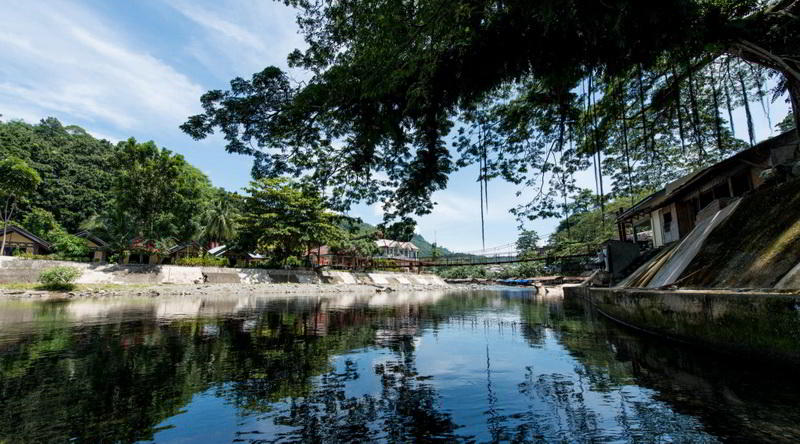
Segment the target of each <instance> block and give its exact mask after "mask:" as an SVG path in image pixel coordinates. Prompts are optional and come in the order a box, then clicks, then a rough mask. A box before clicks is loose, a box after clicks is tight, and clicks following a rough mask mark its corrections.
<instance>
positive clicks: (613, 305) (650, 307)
mask: <svg viewBox="0 0 800 444" xmlns="http://www.w3.org/2000/svg"><path fill="white" fill-rule="evenodd" d="M564 295H565V298H566V299H567V300H570V299H572V300H581V301H585V302H588V303H589V304H590V305H591V306H592V307H594V308H596V309H597V310H598V311H599V312H600V313H601V314H603V315H605V316H607V317H609V318H611V319H612V320H615V321H617V322H620V323H623V324H626V325H628V326H631V327H634V328H637V329H640V330H644V331H646V332H649V333H653V334H656V335H659V336H662V337H666V338H670V339H675V340H679V341H682V342H686V343H689V344H694V345H699V346H706V347H710V348H713V349H716V350H720V351H725V352H729V353H739V354H742V356H748V357H762V358H768V359H771V360H775V361H782V362H790V363H794V364H800V296H799V295H795V294H787V293H778V292H756V291H753V292H737V291H726V290H672V291H662V290H649V289H623V288H594V287H587V286H575V287H565V288H564Z"/></svg>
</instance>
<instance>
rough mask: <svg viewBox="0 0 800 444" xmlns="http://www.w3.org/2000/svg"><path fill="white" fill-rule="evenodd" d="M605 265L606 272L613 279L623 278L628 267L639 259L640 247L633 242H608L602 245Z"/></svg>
mask: <svg viewBox="0 0 800 444" xmlns="http://www.w3.org/2000/svg"><path fill="white" fill-rule="evenodd" d="M601 251H602V255H603V264H604V265H605V271H606V272H608V273H609V274H611V277H612V278H613V279H617V278H620V277H622V276H623V274H622V273H623V271H625V269H626V268H628V266H630V265H631V264H633V262H634V261H636V259H638V258H639V253H640V250H639V246H638V245H636V244H635V243H632V242H625V241H619V240H608V241H606V242H605V243H603V245H602V250H601Z"/></svg>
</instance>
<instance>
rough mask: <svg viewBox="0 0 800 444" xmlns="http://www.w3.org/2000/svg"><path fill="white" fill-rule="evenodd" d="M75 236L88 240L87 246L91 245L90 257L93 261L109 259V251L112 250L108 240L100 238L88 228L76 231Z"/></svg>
mask: <svg viewBox="0 0 800 444" xmlns="http://www.w3.org/2000/svg"><path fill="white" fill-rule="evenodd" d="M75 236H77V237H80V238H83V239H85V240H86V246H88V247H89V257H90V259H91V260H92V262H106V261H108V252H109V250H110V248H109V246H108V242H106V241H104V240H103V239H100V238H99V237H97V236H95V235H94V233H92V232H91V231H88V230H84V231H81V232H79V233H75Z"/></svg>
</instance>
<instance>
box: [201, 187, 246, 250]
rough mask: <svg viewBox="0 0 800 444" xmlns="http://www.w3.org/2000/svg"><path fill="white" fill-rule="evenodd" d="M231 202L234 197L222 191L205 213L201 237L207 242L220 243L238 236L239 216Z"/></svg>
mask: <svg viewBox="0 0 800 444" xmlns="http://www.w3.org/2000/svg"><path fill="white" fill-rule="evenodd" d="M231 200H232V197H231V196H228V195H227V193H225V192H224V191H222V192H221V193H220V195H219V196H217V198H216V199H215V200H214V201H213V202H211V204H210V205H209V206H208V208H206V211H205V212H204V213H203V217H202V221H201V223H202V227H203V228H202V232H201V236H202V238H203V240H205V241H206V242H209V243H220V242H225V241H229V240H233V239H234V237H235V236H236V221H237V218H238V214H237V211H236V207H235V205H234V204H233V202H231Z"/></svg>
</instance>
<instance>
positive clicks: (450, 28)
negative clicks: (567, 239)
mask: <svg viewBox="0 0 800 444" xmlns="http://www.w3.org/2000/svg"><path fill="white" fill-rule="evenodd" d="M287 3H290V4H292V5H294V6H296V7H297V8H299V11H300V12H299V16H298V23H299V25H300V27H301V30H302V32H303V33H304V35H305V38H306V42H307V44H308V47H307V49H306V50H304V51H295V52H294V53H292V54H291V55H290V57H289V61H290V64H291V65H292V66H294V67H299V68H304V69H307V70H308V71H309V72H310V73H311V78H310V79H309V80H308V81H307V82H304V83H302V84H299V85H294V84H292V82H291V81H290V80H289V78H288V76H287V75H286V74H285V73H283V72H282V71H281V70H279V69H278V68H274V67H270V68H267V69H265V70H264V71H262V72H260V73H257V74H255V75H254V76H253V78H252V80H245V79H241V78H237V79H234V80H233V81H232V82H231V89H230V90H229V91H219V90H215V91H210V92H208V93H207V94H205V95H204V96H203V97H202V104H203V107H204V113H203V114H200V115H196V116H192V117H190V118H189V119H188V121H187V122H186V123H185V124H184V125H183V126H182V129H183V130H184V131H186V132H187V133H188V134H190V135H192V136H193V137H195V138H203V137H206V136H208V135H209V134H211V133H212V132H214V131H215V130H220V131H222V132H223V133H224V135H225V138H226V140H227V141H228V144H227V149H228V150H229V151H231V152H235V153H243V154H249V155H252V156H254V157H255V165H254V169H253V173H254V175H255V176H256V177H262V176H277V175H281V174H287V173H289V174H293V175H295V176H298V177H303V179H304V180H306V181H310V182H313V183H315V184H316V185H317V186H320V187H324V188H323V189H326V190H330V194H329V196H328V199H329V200H330V202H331V203H332V204H334V205H336V206H337V207H347V206H348V205H349V204H350V203H352V202H353V201H355V200H361V199H366V200H368V201H377V200H384V201H385V202H386V203H387V204H388V205H387V206H386V209H387V210H388V211H387V213H388V214H389V215H395V214H408V213H418V214H422V213H425V212H428V211H430V210H431V209H432V203H431V201H430V200H431V199H430V198H431V193H432V192H434V191H436V190H438V189H441V188H443V187H445V186H446V184H447V175H448V174H449V173H450V172H452V171H453V170H454V168H456V167H457V166H460V165H465V164H469V163H472V162H480V163H481V166H482V168H481V180H486V179H487V178H489V177H492V176H499V175H502V176H504V177H506V178H507V179H509V180H512V181H514V182H517V183H527V184H528V185H533V184H537V183H538V182H537V180H541V181H542V184H544V181H545V177H547V178H548V180H549V181H550V182H551V188H547V190H545V187H544V186H542V188H541V190H542V193H543V194H546V195H547V196H549V197H550V198H539V197H535V198H534V199H533V200H532V205H531V206H530V207H525V208H520V209H518V211H519V212H520V213H525V214H527V215H533V216H534V217H537V216H542V217H547V216H556V215H559V214H561V213H562V212H560V211H559V208H560V207H562V208H563V207H565V206H566V203H563V202H562V203H561V204H559V203H557V202H556V201H555V200H554V199H553V196H554V195H555V196H558V195H559V194H561V195H563V197H564V198H565V199H566V197H567V195H568V194H569V193H571V192H574V191H575V188H574V184H572V183H571V173H572V172H574V171H575V170H577V169H584V168H586V167H588V166H589V165H593V166H594V169H595V175H596V177H597V178H598V192H599V194H601V195H602V194H604V193H603V183H602V178H603V175H604V174H610V175H612V176H615V185H616V187H615V188H616V189H619V188H623V186H622V184H623V183H624V184H625V186H624V188H627V190H626V193H627V194H630V195H633V194H634V193H635V192H636V189H639V190H641V189H644V188H647V187H652V186H654V185H658V183H662V182H663V181H665V180H668V179H669V178H670V177H671V176H674V175H675V174H676V171H677V170H678V169H680V167H684V166H686V165H672V164H668V166H667V167H666V169H662V170H657V169H655V168H653V169H652V171H651V170H647V168H645V167H648V166H649V167H653V166H654V165H660V164H662V163H663V162H657V161H656V158H657V157H658V156H662V157H664V158H667V159H669V158H674V157H676V156H683V155H685V154H686V153H687V145H693V148H694V149H691V148H692V147H689V148H690V153H691V155H692V156H695V157H696V159H691V160H690V162H691V163H690V164H691V165H697V164H698V161H699V163H700V164H702V163H707V162H710V161H712V160H713V158H714V156H722V155H723V154H725V153H726V152H732V151H735V150H736V149H738V148H740V147H741V145H739V144H738V142H736V141H735V140H734V139H733V131H732V130H733V128H731V131H728V129H727V128H726V127H724V126H723V124H724V118H722V117H721V116H720V113H719V110H720V109H723V108H725V107H727V108H728V110H730V109H731V106H735V104H733V105H732V102H736V101H737V100H741V101H742V102H743V103H744V104H745V105H747V104H748V103H750V102H752V101H753V100H758V99H760V100H761V101H762V103H763V99H764V96H765V95H766V91H764V85H766V83H765V81H764V79H765V78H766V77H767V76H770V75H779V76H780V78H778V80H777V87H776V93H781V92H785V91H787V90H788V91H789V92H790V93H791V94H790V95H791V97H792V98H793V102H794V105H795V108H796V107H797V105H798V102H797V97H800V61H798V52H800V51H799V50H798V48H800V35H798V33H797V32H796V30H797V29H798V28H797V25H798V23H799V22H798V16H800V2H798V1H792V0H738V1H737V0H668V1H660V2H642V1H639V0H607V1H595V2H587V1H578V0H533V1H532V0H511V1H508V0H504V1H496V0H420V1H397V0H360V1H344V2H343V1H324V0H317V1H314V0H290V1H287ZM751 63H752V64H754V65H750V64H751ZM732 65H733V66H732ZM776 78H777V77H776ZM754 90H755V91H757V93H756V94H752V92H753V91H754ZM748 94H749V95H748ZM686 111H688V112H686ZM795 115H796V116H797V115H798V113H795ZM749 116H750V111H749V108H748V117H749ZM459 119H460V120H461V121H465V122H466V127H462V128H461V130H462V133H461V134H462V137H460V138H458V139H459V140H458V142H457V143H456V146H457V148H459V150H460V151H461V153H462V157H461V158H460V159H458V162H456V161H454V159H452V158H451V154H450V150H448V149H447V147H446V145H445V138H446V137H447V136H448V134H450V132H451V129H452V128H453V126H454V124H455V122H456V121H458V120H459ZM749 134H750V136H751V139H752V128H750V131H749ZM629 137H630V140H629ZM712 143H713V145H714V146H715V148H716V151H715V152H714V153H712V155H709V154H708V151H709V149H708V146H709V145H710V144H712ZM629 145H631V146H633V147H634V148H635V149H638V150H639V151H638V152H633V153H632V152H631V150H630V149H629V148H630V147H629ZM676 147H680V151H677V152H676V151H675V149H676ZM603 152H606V155H607V157H606V159H605V160H604V159H603ZM679 153H680V154H679ZM533 170H536V171H537V172H538V173H541V177H540V178H539V179H536V178H533V177H532V175H531V171H533ZM641 171H643V172H642V173H641V174H638V176H639V177H638V178H637V177H634V176H636V175H637V172H641ZM635 188H636V189H635ZM554 190H555V191H556V192H555V193H554V192H553V191H554ZM599 201H600V206H601V207H602V206H603V202H604V200H603V199H602V198H601V199H600V200H599Z"/></svg>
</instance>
